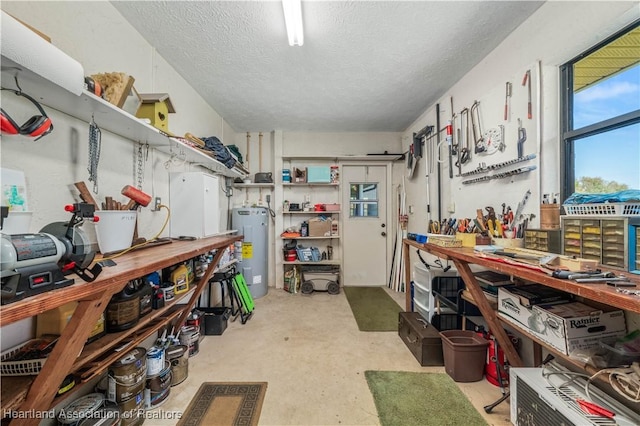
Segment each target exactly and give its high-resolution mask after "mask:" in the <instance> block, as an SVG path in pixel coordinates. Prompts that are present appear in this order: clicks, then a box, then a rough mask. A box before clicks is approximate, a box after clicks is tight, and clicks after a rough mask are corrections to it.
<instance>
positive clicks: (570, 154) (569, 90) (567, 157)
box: [560, 19, 640, 200]
mask: <svg viewBox="0 0 640 426" xmlns="http://www.w3.org/2000/svg"><path fill="white" fill-rule="evenodd" d="M639 26H640V19H639V20H636V21H634V22H633V23H631V24H630V25H627V26H626V27H624V28H623V29H621V30H620V31H618V32H616V33H615V34H613V35H612V36H610V37H608V38H606V39H605V40H604V41H602V42H601V43H598V44H597V45H595V46H593V47H592V48H590V49H588V50H586V51H585V52H583V53H581V54H580V55H578V56H576V57H575V58H573V59H571V60H570V61H568V62H566V63H565V64H563V65H561V66H560V108H561V112H560V132H561V140H560V199H561V200H566V199H567V198H568V197H569V196H570V195H571V194H573V193H574V192H575V170H574V162H575V150H574V148H575V147H574V143H575V142H576V141H578V140H580V139H583V138H586V137H590V136H594V135H597V134H599V133H605V132H609V131H612V130H616V129H619V128H622V127H627V126H631V125H634V124H637V123H640V109H637V110H635V111H631V112H628V113H625V114H622V115H619V116H616V117H612V118H609V119H606V120H603V121H600V122H597V123H593V124H590V125H587V126H584V127H582V128H579V129H574V128H573V96H574V92H573V72H574V68H573V67H574V65H575V64H576V63H577V62H578V61H580V60H581V59H584V58H585V57H587V56H589V55H591V54H592V53H594V52H597V51H598V50H600V49H602V48H603V47H605V46H607V45H608V44H609V43H611V42H613V41H614V40H616V39H618V38H620V37H622V36H623V35H625V34H627V33H628V32H630V31H631V30H633V29H635V28H637V27H639ZM639 189H640V188H639Z"/></svg>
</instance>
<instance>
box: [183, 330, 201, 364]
mask: <svg viewBox="0 0 640 426" xmlns="http://www.w3.org/2000/svg"><path fill="white" fill-rule="evenodd" d="M180 343H181V344H183V345H186V346H187V347H188V348H189V357H192V356H195V355H197V354H198V352H199V351H200V330H199V329H198V327H193V326H191V325H188V326H183V327H182V328H181V329H180Z"/></svg>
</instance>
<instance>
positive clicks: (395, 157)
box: [282, 154, 404, 162]
mask: <svg viewBox="0 0 640 426" xmlns="http://www.w3.org/2000/svg"><path fill="white" fill-rule="evenodd" d="M282 160H283V161H291V160H309V161H333V162H338V161H400V160H404V154H370V155H367V154H365V155H331V156H328V155H293V156H286V157H285V156H283V157H282Z"/></svg>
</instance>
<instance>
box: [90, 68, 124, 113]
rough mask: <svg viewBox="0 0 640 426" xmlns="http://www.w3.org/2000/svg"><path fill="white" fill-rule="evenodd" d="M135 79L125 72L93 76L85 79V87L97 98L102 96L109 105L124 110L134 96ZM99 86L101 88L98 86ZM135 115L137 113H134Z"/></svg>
mask: <svg viewBox="0 0 640 426" xmlns="http://www.w3.org/2000/svg"><path fill="white" fill-rule="evenodd" d="M134 82H135V78H134V77H133V76H130V75H127V74H125V73H123V72H108V73H99V74H92V75H91V76H90V77H88V78H85V85H86V87H87V89H88V90H89V91H91V92H92V93H93V94H95V95H96V96H101V94H102V96H101V97H103V98H104V99H106V100H107V101H108V102H109V103H112V104H113V105H115V106H117V107H118V108H122V107H123V106H124V104H125V102H126V101H127V98H128V97H129V96H131V95H132V88H133V83H134ZM98 85H99V87H100V88H98V87H97V86H98ZM134 114H135V111H134Z"/></svg>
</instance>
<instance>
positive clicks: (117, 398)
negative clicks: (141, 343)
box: [98, 348, 147, 403]
mask: <svg viewBox="0 0 640 426" xmlns="http://www.w3.org/2000/svg"><path fill="white" fill-rule="evenodd" d="M146 352H147V351H146V350H145V349H144V348H134V349H133V350H132V351H130V352H129V353H127V354H126V355H125V356H123V357H122V358H120V359H119V360H118V361H116V362H114V363H113V364H111V365H110V366H109V374H108V375H107V377H106V386H105V383H104V381H103V382H100V384H99V385H98V387H99V388H100V387H102V388H103V389H104V390H105V391H106V395H107V399H108V400H109V401H113V402H117V403H120V402H124V401H127V400H129V399H131V398H132V397H134V396H135V395H137V394H138V393H140V392H141V391H143V390H144V387H145V379H146V377H147V358H146Z"/></svg>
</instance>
